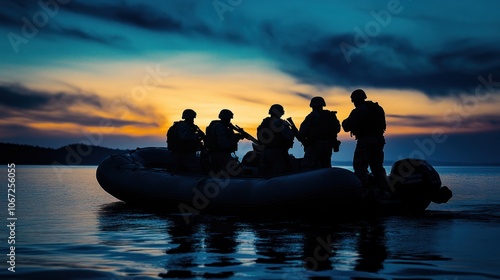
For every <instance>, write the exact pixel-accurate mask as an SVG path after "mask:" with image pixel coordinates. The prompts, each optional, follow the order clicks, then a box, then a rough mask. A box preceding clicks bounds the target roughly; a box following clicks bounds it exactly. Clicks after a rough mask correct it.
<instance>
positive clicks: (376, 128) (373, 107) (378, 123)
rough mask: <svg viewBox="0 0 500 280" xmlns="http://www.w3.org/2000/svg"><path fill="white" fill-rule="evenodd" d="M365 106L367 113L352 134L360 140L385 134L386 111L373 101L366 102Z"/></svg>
mask: <svg viewBox="0 0 500 280" xmlns="http://www.w3.org/2000/svg"><path fill="white" fill-rule="evenodd" d="M364 106H367V113H366V115H365V117H364V119H362V120H360V123H359V124H357V126H356V130H355V131H353V132H352V133H353V134H354V135H356V137H358V138H360V137H366V136H372V135H382V134H384V132H385V129H386V122H385V112H384V109H383V108H382V107H381V106H380V105H378V103H377V102H372V101H365V102H364Z"/></svg>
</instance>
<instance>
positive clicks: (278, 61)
mask: <svg viewBox="0 0 500 280" xmlns="http://www.w3.org/2000/svg"><path fill="white" fill-rule="evenodd" d="M0 3H1V6H2V9H1V10H0V31H1V34H3V36H2V39H1V40H0V51H1V52H0V53H1V55H0V63H1V68H0V71H1V74H0V96H1V99H0V112H1V115H2V118H1V120H0V142H7V143H18V144H30V145H38V146H42V147H53V148H58V147H61V146H63V145H66V144H71V143H78V142H84V143H90V144H95V145H99V146H105V147H110V148H136V147H145V146H165V133H166V131H167V129H168V127H169V126H170V125H171V124H172V122H174V121H176V120H179V119H180V117H181V114H182V111H183V110H184V109H186V108H192V109H194V110H195V111H196V112H197V113H198V117H197V118H196V120H195V122H196V124H198V125H199V126H200V127H201V128H203V129H204V128H205V127H206V126H207V125H208V124H209V123H210V121H211V120H213V119H216V118H217V115H218V113H219V111H220V110H221V109H223V108H228V109H231V110H232V111H233V112H234V115H235V117H234V119H233V123H235V124H238V125H239V126H241V127H243V128H245V129H246V130H247V131H248V132H250V133H251V134H253V135H255V130H256V127H257V126H258V125H259V123H260V122H261V121H262V119H263V118H264V117H266V116H267V113H268V110H269V106H270V105H272V104H274V103H280V104H282V105H283V106H284V108H285V116H284V117H292V118H293V119H294V121H295V123H296V124H297V125H299V124H300V123H301V122H302V121H303V119H304V118H305V116H306V115H307V114H308V113H309V112H310V108H309V100H310V98H311V97H313V96H323V97H324V98H325V100H326V102H327V109H330V110H335V111H338V114H337V115H338V118H339V119H340V121H342V120H343V119H345V118H346V117H347V116H348V115H349V113H350V111H351V110H352V109H353V105H352V103H351V102H350V99H349V96H350V93H351V92H352V91H353V90H354V89H356V88H363V89H364V90H365V91H366V93H367V95H368V99H369V100H373V101H376V102H378V103H379V104H380V105H382V106H383V107H384V109H385V112H386V117H387V126H388V128H387V132H386V139H387V145H386V147H385V152H386V159H388V160H394V159H398V158H402V157H420V158H424V159H427V160H429V161H431V162H433V161H445V162H464V163H499V162H500V148H499V147H498V144H499V143H500V110H499V108H500V16H499V13H498V11H500V1H497V0H479V1H431V0H428V1H426V0H420V1H411V0H401V1H397V0H364V1H326V0H325V1H306V0H288V1H265V0H220V1H219V0H216V1H213V0H208V1H201V0H200V1H194V0H178V1H160V0H155V1H125V0H122V1H83V0H82V1H77V0H72V1H69V0H59V1H56V0H41V1H6V0H0ZM339 139H340V140H341V141H342V145H341V152H340V153H336V154H334V156H333V160H334V164H335V160H340V161H348V160H351V159H352V154H353V148H354V145H355V142H354V138H352V137H350V135H349V134H348V133H345V132H343V131H342V132H341V133H340V134H339ZM248 147H249V144H248V142H246V143H243V144H241V145H240V152H239V155H240V156H242V153H243V152H244V151H245V150H246V149H248ZM292 152H293V153H294V154H295V155H296V156H302V147H300V143H298V142H297V141H296V143H295V146H294V148H293V150H292Z"/></svg>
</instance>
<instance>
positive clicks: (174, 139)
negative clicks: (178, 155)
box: [167, 122, 182, 151]
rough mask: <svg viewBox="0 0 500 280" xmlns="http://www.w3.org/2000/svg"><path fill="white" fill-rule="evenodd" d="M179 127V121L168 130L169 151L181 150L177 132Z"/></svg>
mask: <svg viewBox="0 0 500 280" xmlns="http://www.w3.org/2000/svg"><path fill="white" fill-rule="evenodd" d="M178 128H179V122H174V124H173V125H172V126H171V127H170V128H169V129H168V131H167V148H168V150H169V151H179V150H180V149H181V147H182V143H181V141H180V139H179V134H178V133H177V130H178Z"/></svg>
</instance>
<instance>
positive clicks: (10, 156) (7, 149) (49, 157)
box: [0, 143, 500, 166]
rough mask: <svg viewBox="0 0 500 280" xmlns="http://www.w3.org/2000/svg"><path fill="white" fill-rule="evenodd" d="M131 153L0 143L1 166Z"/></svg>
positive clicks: (79, 161)
mask: <svg viewBox="0 0 500 280" xmlns="http://www.w3.org/2000/svg"><path fill="white" fill-rule="evenodd" d="M128 151H130V150H124V149H112V148H106V147H101V146H94V145H85V144H70V145H66V146H63V147H60V148H58V149H54V148H45V147H39V146H31V145H23V144H11V143H0V153H1V154H2V159H1V160H0V164H8V163H15V164H17V165H68V166H79V165H90V166H91V165H99V163H101V161H102V160H103V159H104V158H106V157H107V156H109V155H116V154H121V153H126V152H128ZM395 161H396V160H386V161H385V162H384V165H387V166H392V164H393V163H394V162H395ZM429 163H430V164H431V165H432V166H500V162H498V163H464V162H444V161H432V160H429ZM332 164H333V165H334V166H351V165H352V162H351V161H335V160H334V161H332Z"/></svg>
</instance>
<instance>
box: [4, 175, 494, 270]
mask: <svg viewBox="0 0 500 280" xmlns="http://www.w3.org/2000/svg"><path fill="white" fill-rule="evenodd" d="M5 169H7V168H6V167H5ZM436 169H437V170H438V172H439V173H440V175H441V179H442V181H443V184H444V185H448V186H450V188H451V189H452V190H453V192H454V197H453V198H452V200H450V202H448V204H444V205H436V204H433V205H431V207H430V208H429V210H428V211H427V212H426V213H425V215H423V216H420V217H380V218H367V219H364V220H355V221H346V222H333V221H331V220H330V219H328V217H324V219H319V220H317V221H315V222H311V221H305V220H299V219H294V218H290V219H283V218H282V219H276V218H275V219H266V218H259V217H255V218H248V217H247V218H239V217H234V216H198V217H196V218H194V219H193V220H192V222H191V223H190V224H189V225H186V223H185V222H184V219H183V217H181V216H178V215H173V214H162V213H155V212H150V211H144V210H140V209H134V208H130V207H127V206H126V205H124V204H123V203H121V202H119V201H117V200H116V199H114V198H113V197H111V196H110V195H108V194H107V193H105V192H104V191H103V190H102V189H101V188H100V186H99V185H98V183H97V181H96V179H95V167H77V168H71V169H63V171H64V173H63V174H60V173H57V170H54V169H53V168H52V167H37V166H25V167H19V166H18V167H17V169H16V179H17V181H16V183H17V184H16V213H15V214H16V217H17V218H18V220H17V221H16V228H15V240H16V244H15V246H16V251H15V254H16V255H15V257H16V260H15V261H16V263H15V270H16V272H15V273H12V272H10V271H8V270H7V268H8V267H9V266H10V265H9V264H8V263H7V262H6V261H8V256H6V254H9V249H8V244H7V241H8V239H7V237H8V236H9V231H8V227H6V226H2V232H1V233H2V236H3V238H2V241H1V242H2V246H1V249H2V252H1V256H3V257H2V262H1V263H2V265H1V267H2V271H1V272H0V278H1V279H161V278H242V277H249V278H254V279H313V278H314V279H318V278H319V279H500V238H499V237H500V167H441V168H436ZM388 170H389V169H388ZM59 172H60V170H59ZM6 174H7V170H5V171H4V172H2V177H1V180H2V181H3V182H6V181H7V175H6ZM60 179H61V180H60ZM3 185H4V191H3V192H4V195H3V197H4V198H3V199H1V204H0V206H1V208H2V209H3V210H2V213H4V214H3V218H2V219H3V220H4V223H5V224H8V221H7V217H8V215H7V203H6V199H5V198H6V197H7V189H6V183H4V184H3Z"/></svg>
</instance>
